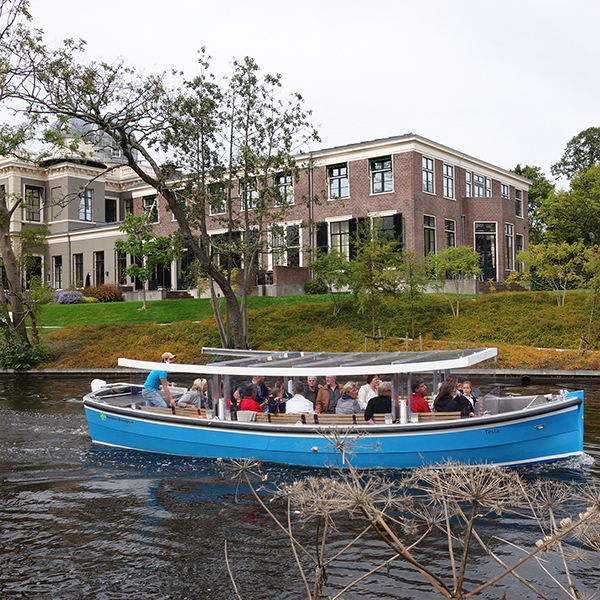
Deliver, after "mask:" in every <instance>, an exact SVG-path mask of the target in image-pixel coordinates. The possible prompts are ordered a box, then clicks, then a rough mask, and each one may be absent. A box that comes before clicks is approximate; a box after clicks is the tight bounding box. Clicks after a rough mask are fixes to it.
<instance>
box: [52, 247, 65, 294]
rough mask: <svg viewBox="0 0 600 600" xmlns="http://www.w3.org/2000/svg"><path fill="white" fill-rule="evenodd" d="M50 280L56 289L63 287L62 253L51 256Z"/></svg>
mask: <svg viewBox="0 0 600 600" xmlns="http://www.w3.org/2000/svg"><path fill="white" fill-rule="evenodd" d="M52 281H53V284H54V287H55V288H56V289H59V290H61V289H62V288H63V262H62V254H58V255H56V256H53V257H52Z"/></svg>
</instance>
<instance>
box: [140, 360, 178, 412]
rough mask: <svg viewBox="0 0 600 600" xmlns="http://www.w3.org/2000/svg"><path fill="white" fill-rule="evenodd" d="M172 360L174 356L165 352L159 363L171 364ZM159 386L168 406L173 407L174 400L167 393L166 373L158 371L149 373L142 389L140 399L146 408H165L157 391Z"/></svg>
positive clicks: (168, 392) (169, 393) (165, 405)
mask: <svg viewBox="0 0 600 600" xmlns="http://www.w3.org/2000/svg"><path fill="white" fill-rule="evenodd" d="M174 360H175V355H174V354H171V353H170V352H165V353H164V354H163V355H162V357H161V361H162V362H164V363H172V362H173V361H174ZM161 386H162V389H163V391H164V392H165V394H166V396H167V398H168V399H169V404H170V405H171V406H175V400H174V399H173V396H171V392H170V391H169V383H168V381H167V372H166V371H160V370H158V369H156V370H154V371H150V374H149V375H148V378H147V379H146V383H144V387H143V388H142V398H144V400H145V401H146V406H160V407H162V408H167V404H166V403H165V401H164V400H163V398H162V396H161V395H160V393H159V391H158V390H159V389H160V387H161Z"/></svg>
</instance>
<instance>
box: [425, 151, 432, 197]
mask: <svg viewBox="0 0 600 600" xmlns="http://www.w3.org/2000/svg"><path fill="white" fill-rule="evenodd" d="M423 191H424V192H429V193H430V194H433V160H432V159H431V158H426V157H425V156H424V157H423Z"/></svg>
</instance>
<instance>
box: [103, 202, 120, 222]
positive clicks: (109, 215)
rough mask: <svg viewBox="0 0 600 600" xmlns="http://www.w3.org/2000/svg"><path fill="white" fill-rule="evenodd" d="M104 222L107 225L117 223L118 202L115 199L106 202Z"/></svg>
mask: <svg viewBox="0 0 600 600" xmlns="http://www.w3.org/2000/svg"><path fill="white" fill-rule="evenodd" d="M104 212H105V214H104V220H105V221H106V222H107V223H116V222H117V201H116V200H115V199H114V198H106V200H104Z"/></svg>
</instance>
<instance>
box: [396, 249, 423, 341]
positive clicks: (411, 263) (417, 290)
mask: <svg viewBox="0 0 600 600" xmlns="http://www.w3.org/2000/svg"><path fill="white" fill-rule="evenodd" d="M396 272H397V274H398V289H399V291H400V293H401V294H402V295H404V296H405V297H406V298H407V299H408V302H409V305H410V326H411V337H412V339H413V340H414V339H415V313H416V309H417V306H418V304H419V300H420V299H421V297H422V295H423V294H424V293H425V290H426V289H427V287H428V286H429V284H430V283H431V276H430V273H429V270H428V268H427V264H426V263H425V259H424V258H423V257H422V256H421V255H419V254H417V253H416V252H415V251H414V250H407V249H404V250H402V252H401V254H400V260H399V262H398V263H397V264H396Z"/></svg>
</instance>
